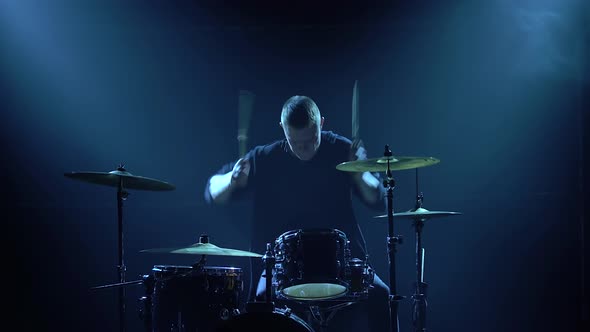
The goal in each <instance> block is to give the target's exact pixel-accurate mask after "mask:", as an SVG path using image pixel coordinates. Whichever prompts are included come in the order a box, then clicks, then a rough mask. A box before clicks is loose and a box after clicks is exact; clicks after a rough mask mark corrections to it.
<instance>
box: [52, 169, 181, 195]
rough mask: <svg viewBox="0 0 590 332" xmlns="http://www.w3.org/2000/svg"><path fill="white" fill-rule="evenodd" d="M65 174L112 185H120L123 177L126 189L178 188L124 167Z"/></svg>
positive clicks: (161, 189) (78, 178)
mask: <svg viewBox="0 0 590 332" xmlns="http://www.w3.org/2000/svg"><path fill="white" fill-rule="evenodd" d="M64 176H65V177H68V178H71V179H75V180H80V181H84V182H89V183H94V184H101V185H106V186H111V187H118V186H119V180H120V179H121V180H122V181H123V188H126V189H138V190H151V191H163V190H174V189H175V188H176V187H175V186H174V185H172V184H170V183H167V182H164V181H160V180H156V179H152V178H147V177H144V176H138V175H133V174H131V173H129V172H127V171H126V170H125V169H124V168H122V167H120V168H118V169H117V170H114V171H110V172H70V173H65V174H64Z"/></svg>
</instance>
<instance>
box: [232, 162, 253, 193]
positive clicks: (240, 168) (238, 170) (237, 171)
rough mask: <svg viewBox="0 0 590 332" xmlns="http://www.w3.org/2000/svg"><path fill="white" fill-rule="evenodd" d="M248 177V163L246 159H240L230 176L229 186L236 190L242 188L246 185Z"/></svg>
mask: <svg viewBox="0 0 590 332" xmlns="http://www.w3.org/2000/svg"><path fill="white" fill-rule="evenodd" d="M249 175H250V161H249V160H248V159H246V158H240V159H239V160H238V161H237V162H236V164H235V165H234V168H233V170H232V174H231V182H230V185H231V186H235V187H236V188H243V187H245V186H246V185H247V184H248V176H249Z"/></svg>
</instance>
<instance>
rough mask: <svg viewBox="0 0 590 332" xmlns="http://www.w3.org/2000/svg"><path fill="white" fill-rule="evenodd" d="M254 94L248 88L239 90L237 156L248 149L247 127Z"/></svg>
mask: <svg viewBox="0 0 590 332" xmlns="http://www.w3.org/2000/svg"><path fill="white" fill-rule="evenodd" d="M255 97H256V95H254V93H252V92H250V91H248V90H240V95H239V103H238V142H239V157H240V158H242V157H243V156H244V155H246V151H247V149H248V128H249V127H250V117H251V116H252V109H253V106H254V99H255Z"/></svg>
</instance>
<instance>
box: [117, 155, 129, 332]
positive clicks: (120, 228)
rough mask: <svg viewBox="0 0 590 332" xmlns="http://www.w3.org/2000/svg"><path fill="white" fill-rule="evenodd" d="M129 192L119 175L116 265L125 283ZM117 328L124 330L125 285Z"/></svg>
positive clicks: (120, 290) (119, 168) (122, 168)
mask: <svg viewBox="0 0 590 332" xmlns="http://www.w3.org/2000/svg"><path fill="white" fill-rule="evenodd" d="M117 170H118V171H121V172H124V171H125V168H124V165H123V164H120V165H119V167H118V168H117ZM128 196H129V193H128V192H127V191H125V190H124V189H123V177H119V185H118V188H117V216H118V240H119V251H118V254H119V264H118V265H117V274H118V277H119V282H120V283H125V272H126V270H127V268H126V267H125V261H124V259H123V256H124V250H123V239H124V237H123V201H124V200H126V199H127V197H128ZM119 330H120V331H121V332H124V331H125V287H120V288H119Z"/></svg>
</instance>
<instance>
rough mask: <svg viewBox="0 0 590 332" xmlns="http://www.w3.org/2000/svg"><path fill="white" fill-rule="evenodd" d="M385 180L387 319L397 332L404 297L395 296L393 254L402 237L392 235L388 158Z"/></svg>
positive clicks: (391, 200)
mask: <svg viewBox="0 0 590 332" xmlns="http://www.w3.org/2000/svg"><path fill="white" fill-rule="evenodd" d="M383 155H384V156H385V157H391V156H393V154H392V153H391V150H390V149H389V145H385V152H384V154H383ZM386 176H387V179H385V180H384V181H383V186H384V187H385V188H387V217H388V236H387V253H388V257H389V290H390V295H389V315H390V316H389V319H390V322H391V329H392V331H393V332H397V331H399V316H398V307H399V301H400V300H402V299H403V298H404V297H403V296H400V295H397V286H396V277H395V253H396V245H397V244H398V243H399V244H402V242H403V241H402V240H403V238H402V236H401V235H394V228H393V188H394V187H395V180H394V179H393V177H392V175H391V169H390V165H389V158H387V172H386Z"/></svg>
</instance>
